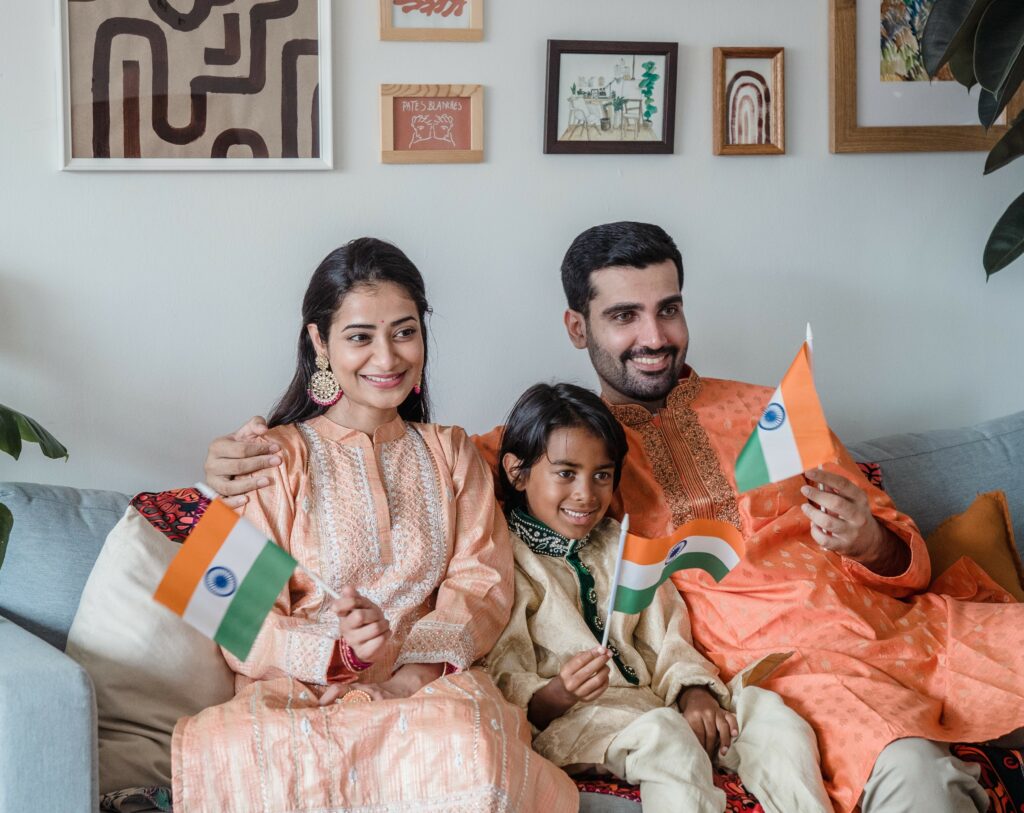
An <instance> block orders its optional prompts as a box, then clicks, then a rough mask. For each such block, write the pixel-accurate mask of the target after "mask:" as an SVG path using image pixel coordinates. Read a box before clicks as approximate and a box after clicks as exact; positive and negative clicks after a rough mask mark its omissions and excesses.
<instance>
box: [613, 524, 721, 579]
mask: <svg viewBox="0 0 1024 813" xmlns="http://www.w3.org/2000/svg"><path fill="white" fill-rule="evenodd" d="M684 553H710V554H711V555H712V556H714V557H716V558H717V559H719V560H721V562H722V563H723V564H724V565H725V566H726V567H727V568H729V570H732V569H733V568H734V567H736V565H738V564H739V561H740V557H739V556H737V555H736V551H734V550H733V549H732V546H731V545H729V543H728V542H726V541H725V540H724V539H719V538H718V537H717V536H688V537H686V547H685V548H683V549H682V550H681V551H680V552H679V554H678V555H679V556H682V555H683V554H684ZM666 564H667V563H666V562H655V563H654V564H653V565H638V564H637V563H636V562H631V561H629V560H628V559H623V560H622V574H621V576H620V577H619V584H620V585H622V586H623V587H628V588H629V589H631V590H646V589H647V588H648V587H652V586H654V585H655V584H657V583H658V582H659V581H660V580H661V574H662V573H663V572H664V571H665V565H666Z"/></svg>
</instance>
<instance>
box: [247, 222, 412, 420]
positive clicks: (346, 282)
mask: <svg viewBox="0 0 1024 813" xmlns="http://www.w3.org/2000/svg"><path fill="white" fill-rule="evenodd" d="M385 282H391V283H394V284H395V285H398V286H400V287H401V288H402V289H403V290H404V291H405V292H406V294H408V296H409V299H411V300H412V301H413V302H414V303H415V304H416V310H417V312H418V313H419V317H420V329H421V331H422V333H421V335H422V336H423V379H422V382H421V384H420V392H419V394H418V395H417V394H416V392H415V391H413V392H410V393H409V397H408V398H406V399H405V400H404V401H403V402H402V403H401V405H400V406H399V407H398V414H399V415H401V416H402V418H403V419H405V420H407V421H420V422H423V423H427V422H429V421H430V400H429V397H428V395H427V348H428V347H429V344H428V342H427V322H426V316H427V314H428V313H430V306H429V305H428V304H427V295H426V289H425V286H424V285H423V277H422V276H421V275H420V272H419V269H417V268H416V266H415V265H413V263H412V261H411V260H410V259H409V258H408V257H406V256H405V254H403V253H402V251H401V250H400V249H398V248H396V247H395V246H393V245H391V244H390V243H385V242H384V241H383V240H377V239H375V238H373V237H360V238H359V239H357V240H352V241H351V242H350V243H346V244H345V245H343V246H342V247H341V248H336V249H335V250H334V251H332V252H331V253H330V254H328V255H327V256H326V257H325V258H324V260H323V262H321V263H320V265H319V266H318V267H317V269H316V271H314V272H313V278H312V279H310V281H309V287H308V288H306V295H305V296H304V297H303V299H302V326H301V327H300V328H299V353H298V361H297V363H296V367H295V375H294V377H293V378H292V383H291V384H289V385H288V389H287V390H285V393H284V395H282V396H281V398H280V399H279V400H278V402H277V403H276V404H275V405H274V408H273V410H272V411H271V413H270V420H269V421H268V422H267V423H268V425H269V426H279V425H280V424H285V423H297V422H299V421H305V420H308V419H309V418H312V417H315V416H317V415H322V414H323V413H324V412H326V411H327V407H322V406H318V405H317V404H315V403H313V401H312V399H310V397H309V394H308V393H307V392H306V389H307V387H308V386H309V379H310V377H311V376H312V375H313V373H314V372H315V371H316V350H315V349H314V348H313V341H312V339H310V338H309V332H308V331H307V330H306V325H308V324H314V325H316V328H317V330H319V331H320V338H321V339H323V341H324V343H326V342H327V339H328V336H329V335H330V331H331V322H332V321H333V320H334V314H335V313H336V312H337V310H338V308H339V307H340V306H341V301H342V300H343V299H344V298H345V296H346V295H347V294H348V293H349V292H350V291H352V290H353V289H355V288H359V287H366V286H370V287H373V286H376V285H381V284H382V283H385Z"/></svg>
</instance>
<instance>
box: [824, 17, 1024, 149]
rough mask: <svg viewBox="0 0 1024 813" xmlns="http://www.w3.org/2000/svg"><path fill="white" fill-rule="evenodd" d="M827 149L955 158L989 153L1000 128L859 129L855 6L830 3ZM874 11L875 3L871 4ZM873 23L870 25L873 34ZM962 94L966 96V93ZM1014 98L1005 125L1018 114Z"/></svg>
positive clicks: (1017, 101) (1018, 100)
mask: <svg viewBox="0 0 1024 813" xmlns="http://www.w3.org/2000/svg"><path fill="white" fill-rule="evenodd" d="M829 3H830V7H829V38H830V49H829V107H830V110H831V117H830V130H829V149H830V150H831V151H832V152H833V153H868V152H958V151H971V150H988V149H991V148H992V146H993V145H994V144H995V143H996V142H997V141H998V140H999V139H1000V138H1002V136H1003V134H1005V133H1006V131H1007V127H1006V126H1005V125H995V126H993V127H991V128H990V129H989V130H985V129H984V128H983V127H982V126H981V125H980V124H977V125H926V126H916V125H909V126H885V127H876V126H862V125H860V124H859V123H858V115H857V110H858V108H857V0H829ZM873 7H874V8H877V3H876V4H873ZM877 26H878V23H877V22H875V29H874V30H875V31H877V30H878V28H877ZM965 92H966V91H965ZM1021 108H1022V104H1021V97H1020V96H1018V97H1017V98H1015V99H1014V100H1013V101H1011V102H1010V105H1009V106H1008V107H1007V111H1006V116H1007V118H1008V119H1009V120H1012V119H1013V117H1014V116H1015V115H1016V114H1017V113H1018V112H1019V111H1020V110H1021Z"/></svg>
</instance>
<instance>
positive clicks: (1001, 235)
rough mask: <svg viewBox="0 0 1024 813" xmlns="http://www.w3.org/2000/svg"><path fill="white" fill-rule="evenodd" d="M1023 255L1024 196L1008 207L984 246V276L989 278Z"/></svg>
mask: <svg viewBox="0 0 1024 813" xmlns="http://www.w3.org/2000/svg"><path fill="white" fill-rule="evenodd" d="M1022 253H1024V195H1021V196H1020V197H1019V198H1017V199H1016V200H1015V201H1014V202H1013V203H1011V204H1010V205H1009V207H1008V208H1007V210H1006V211H1005V212H1004V213H1003V216H1002V217H1001V218H999V222H998V223H996V227H995V228H994V229H992V234H991V235H989V238H988V244H987V245H986V246H985V257H984V263H985V274H986V275H987V276H989V277H991V276H992V275H993V274H995V273H996V272H997V271H1001V270H1002V269H1004V268H1006V266H1008V265H1009V264H1010V263H1012V262H1013V261H1014V260H1016V259H1017V258H1018V257H1019V256H1020V255H1021V254H1022Z"/></svg>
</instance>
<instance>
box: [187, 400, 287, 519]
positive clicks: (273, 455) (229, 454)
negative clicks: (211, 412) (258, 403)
mask: <svg viewBox="0 0 1024 813" xmlns="http://www.w3.org/2000/svg"><path fill="white" fill-rule="evenodd" d="M268 431H269V430H268V428H267V420H266V418H264V417H263V416H262V415H256V416H254V417H252V418H250V419H249V420H248V421H247V422H246V423H245V425H244V426H242V427H241V428H240V429H238V430H236V431H234V432H232V433H231V434H230V435H223V436H222V437H219V438H217V439H215V440H214V441H213V442H212V443H211V444H210V448H209V449H207V451H206V464H205V465H204V467H203V470H204V472H205V474H206V484H207V485H208V486H210V488H212V489H213V490H214V491H216V492H217V493H218V494H221V495H223V496H224V497H225V498H226V499H225V500H224V502H226V503H227V504H228V505H230V506H231V507H232V508H237V507H238V506H240V505H244V504H245V503H246V502H247V501H248V497H246V496H245V495H246V493H248V492H250V491H254V490H255V489H257V488H262V487H263V486H267V485H270V480H269V479H267V478H266V477H253V476H252V475H253V473H254V472H257V471H262V470H263V469H267V468H270V467H271V466H277V465H278V464H280V462H281V458H280V457H278V456H277V452H279V451H281V447H280V446H278V445H277V444H276V443H271V442H269V441H267V440H265V439H264V437H263V436H264V435H266V434H267V432H268Z"/></svg>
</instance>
